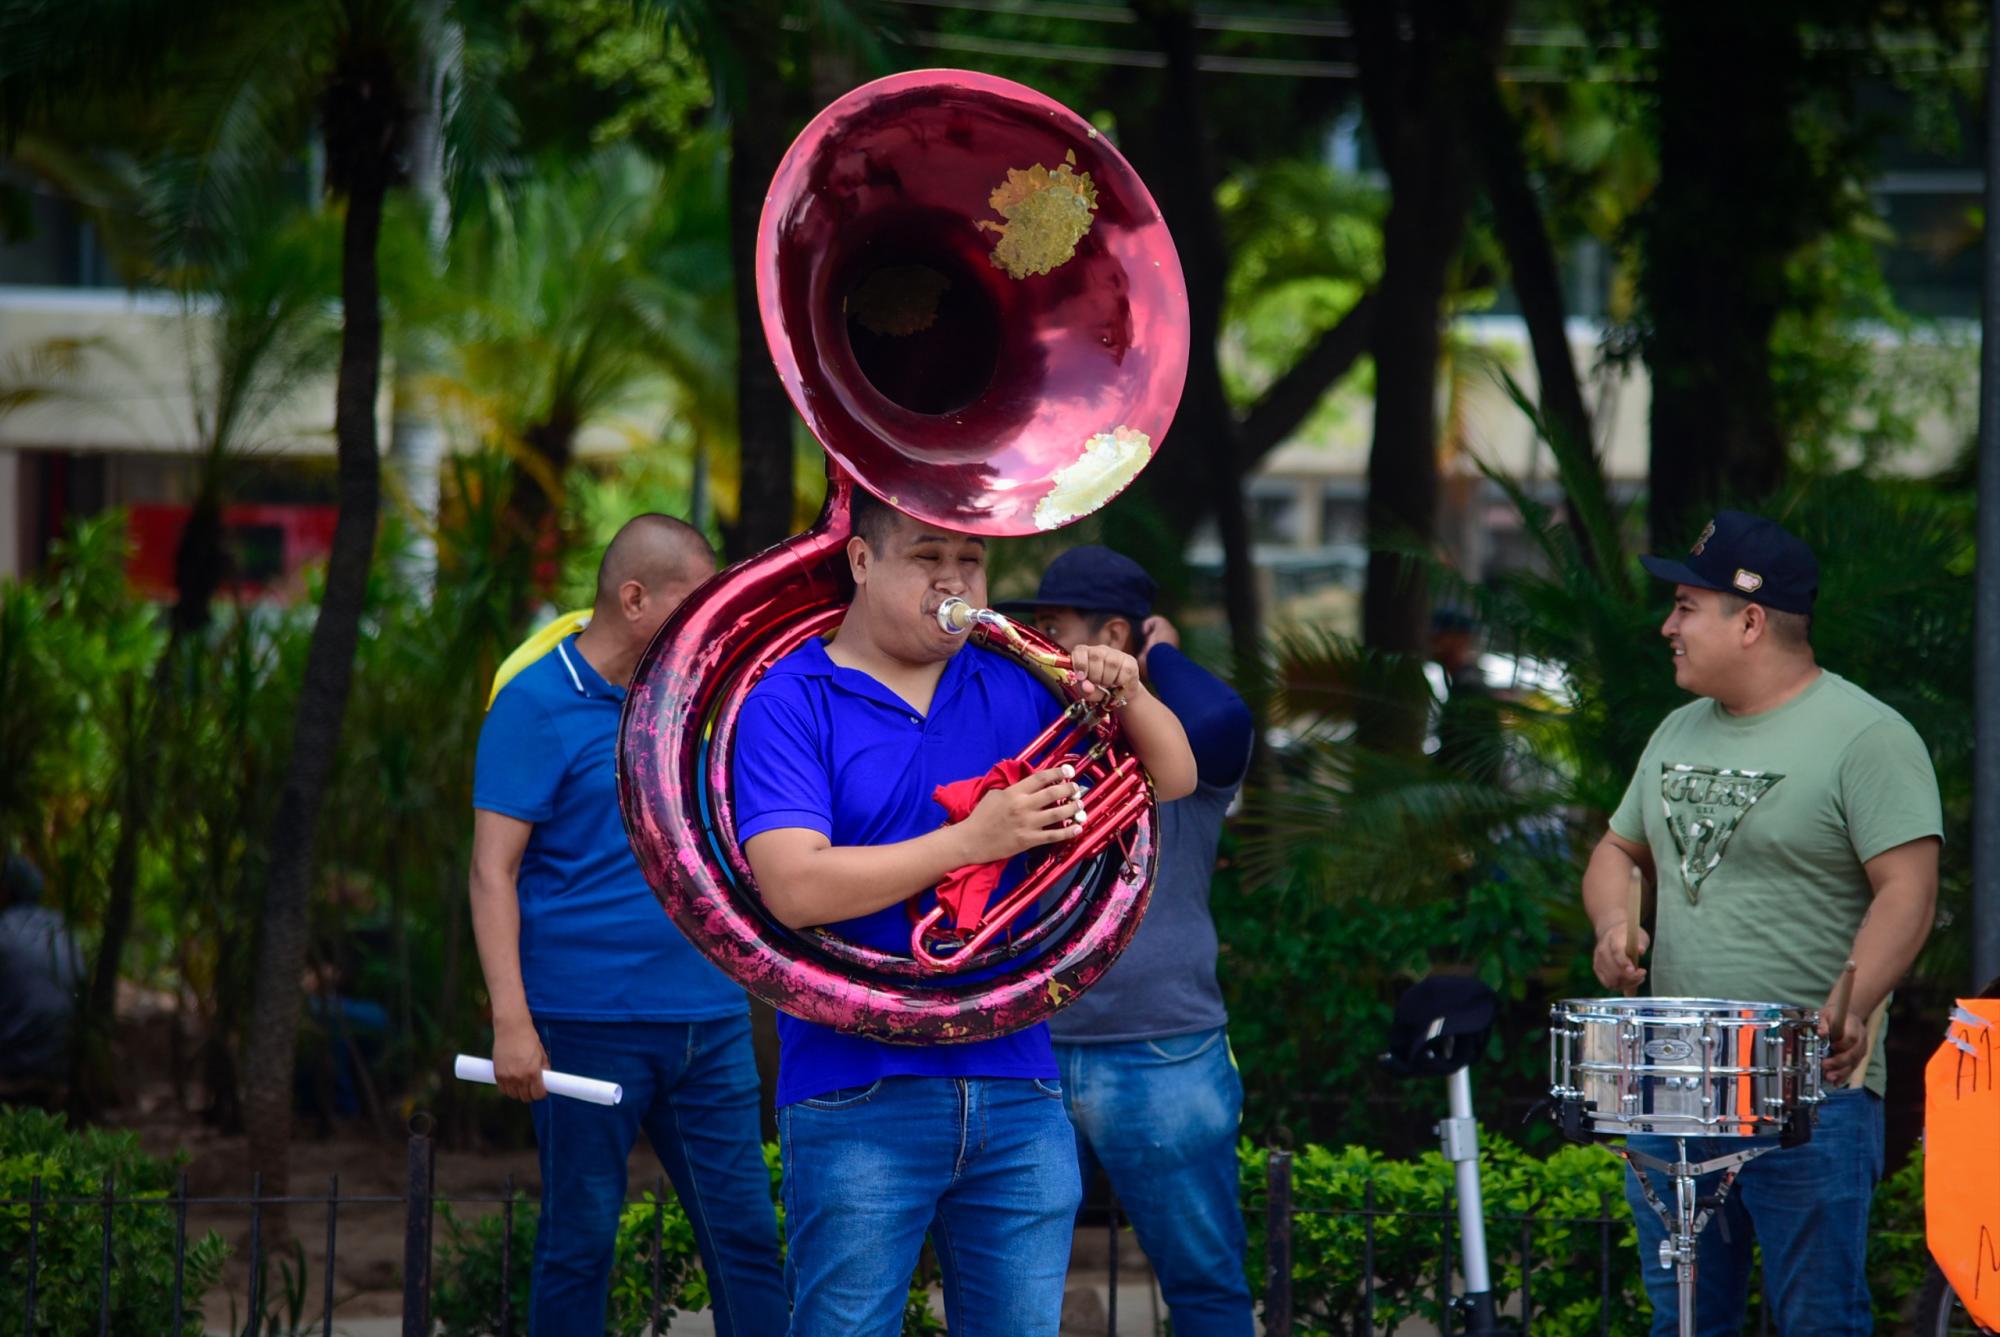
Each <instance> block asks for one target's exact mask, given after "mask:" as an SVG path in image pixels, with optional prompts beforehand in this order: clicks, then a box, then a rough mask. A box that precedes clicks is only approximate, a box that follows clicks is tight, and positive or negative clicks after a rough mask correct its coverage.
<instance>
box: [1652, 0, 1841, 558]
mask: <svg viewBox="0 0 2000 1337" xmlns="http://www.w3.org/2000/svg"><path fill="white" fill-rule="evenodd" d="M1655 13H1656V15H1657V18H1656V23H1657V26H1658V34H1659V47H1658V52H1657V56H1656V67H1657V80H1656V82H1655V84H1654V89H1655V98H1654V103H1655V106H1656V107H1657V113H1656V114H1657V117H1658V125H1659V138H1660V180H1659V185H1658V186H1657V187H1655V189H1654V192H1653V198H1652V201H1651V203H1650V205H1649V207H1648V210H1647V213H1646V215H1645V217H1644V220H1643V222H1642V232H1641V236H1640V254H1641V260H1642V263H1641V269H1640V284H1641V297H1642V299H1643V305H1644V309H1645V313H1646V317H1647V320H1646V330H1647V333H1646V337H1645V342H1644V353H1645V358H1646V366H1647V369H1648V370H1649V371H1650V373H1651V375H1652V391H1653V404H1652V453H1651V458H1650V462H1649V474H1650V477H1651V501H1650V509H1649V512H1648V520H1649V522H1650V526H1651V529H1652V541H1653V544H1654V546H1655V547H1658V548H1660V549H1662V550H1676V551H1677V550H1678V549H1680V548H1684V547H1685V546H1687V543H1688V542H1689V540H1691V539H1692V538H1693V537H1694V532H1695V530H1697V529H1698V528H1700V525H1701V522H1702V519H1703V518H1704V516H1705V515H1706V513H1707V511H1708V509H1709V508H1710V507H1712V506H1713V505H1714V504H1715V503H1717V502H1718V501H1724V500H1732V499H1733V500H1742V501H1754V500H1755V499H1757V498H1760V497H1763V496H1765V495H1768V494H1769V493H1771V492H1772V491H1774V490H1776V489H1777V487H1778V486H1779V485H1780V484H1781V483H1782V482H1783V481H1784V476H1785V439H1784V431H1783V428H1782V426H1781V424H1780V423H1779V421H1778V415H1777V403H1776V396H1775V394H1774V391H1773V387H1772V383H1771V331H1772V328H1773V326H1774V325H1775V324H1776V322H1777V318H1778V313H1779V311H1780V309H1781V308H1782V306H1783V304H1784V300H1785V272H1784V271H1785V262H1786V260H1787V259H1788V258H1789V257H1790V255H1791V254H1792V253H1793V252H1794V251H1795V250H1796V249H1797V248H1798V246H1799V245H1800V244H1801V243H1802V242H1803V241H1804V240H1805V239H1806V237H1807V236H1809V235H1811V233H1812V232H1813V231H1815V230H1816V229H1817V227H1818V225H1819V223H1820V222H1821V221H1822V220H1823V219H1824V217H1825V212H1824V209H1825V206H1824V200H1825V196H1826V193H1827V189H1828V187H1827V183H1825V182H1823V181H1821V180H1820V179H1819V173H1818V172H1817V171H1816V170H1815V168H1814V166H1813V163H1812V161H1811V159H1810V155H1809V154H1808V153H1807V151H1806V149H1805V148H1804V147H1803V146H1802V145H1801V144H1800V143H1799V139H1798V135H1797V133H1796V131H1795V129H1794V117H1795V116H1796V115H1797V114H1798V113H1797V108H1798V106H1799V105H1800V92H1801V85H1802V83H1803V74H1804V68H1803V67H1804V63H1805V49H1804V43H1803V41H1802V39H1801V37H1800V34H1799V29H1798V24H1797V23H1796V21H1795V14H1794V7H1793V6H1789V5H1786V6H1776V7H1772V6H1761V5H1735V6H1728V7H1721V6H1713V5H1699V4H1696V5H1684V4H1662V5H1659V6H1657V8H1656V10H1655Z"/></svg>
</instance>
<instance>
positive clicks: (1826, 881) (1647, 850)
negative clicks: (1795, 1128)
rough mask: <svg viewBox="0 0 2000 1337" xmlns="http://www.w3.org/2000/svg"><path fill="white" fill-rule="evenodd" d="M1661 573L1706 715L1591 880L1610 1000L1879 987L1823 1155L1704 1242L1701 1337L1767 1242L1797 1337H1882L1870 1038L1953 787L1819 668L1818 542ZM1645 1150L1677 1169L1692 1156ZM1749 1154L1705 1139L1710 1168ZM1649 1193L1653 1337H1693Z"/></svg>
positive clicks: (1667, 759) (1686, 729) (1742, 1287)
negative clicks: (1648, 926)
mask: <svg viewBox="0 0 2000 1337" xmlns="http://www.w3.org/2000/svg"><path fill="white" fill-rule="evenodd" d="M1642 560H1643V561H1644V563H1645V566H1646V569H1647V570H1648V571H1650V572H1652V573H1653V575H1655V576H1657V577H1659V578H1660V579H1662V580H1669V581H1672V582H1674V606H1673V611H1672V612H1671V613H1670V614H1669V615H1668V617H1667V620H1666V622H1665V624H1664V625H1662V626H1661V628H1660V633H1661V635H1663V636H1664V637H1666V639H1667V642H1668V644H1669V646H1670V647H1671V648H1672V654H1673V665H1674V681H1675V682H1676V683H1677V684H1679V685H1680V686H1681V687H1682V688H1684V689H1686V690H1687V691H1689V692H1692V693H1694V694H1695V695H1696V696H1697V697H1699V698H1701V699H1700V700H1697V701H1694V702H1691V703H1690V704H1688V705H1685V706H1683V707H1681V708H1680V709H1679V710H1676V711H1675V712H1674V713H1673V714H1671V715H1669V716H1667V718H1666V720H1665V721H1664V722H1663V723H1662V724H1661V725H1660V727H1659V729H1658V730H1656V731H1655V732H1654V734H1653V737H1652V740H1651V741H1650V742H1648V743H1647V745H1646V750H1645V753H1644V754H1643V755H1642V756H1641V757H1640V760H1639V766H1638V769H1637V771H1636V772H1634V774H1633V776H1632V782H1631V785H1630V786H1629V787H1628V788H1627V790H1626V792H1625V798H1624V801H1623V802H1621V803H1620V804H1619V805H1618V811H1617V812H1616V813H1614V814H1613V815H1612V817H1611V823H1610V829H1609V830H1607V831H1606V832H1605V834H1604V838H1603V839H1602V840H1601V841H1599V842H1598V845H1597V848H1596V849H1595V851H1593V852H1592V854H1591V858H1590V866H1589V867H1588V869H1586V871H1585V872H1584V876H1583V904H1584V909H1585V911H1586V912H1587V913H1588V914H1589V915H1590V921H1591V925H1592V928H1593V930H1594V931H1595V933H1596V935H1597V946H1596V951H1595V954H1594V956H1593V959H1592V964H1593V966H1594V967H1595V969H1596V972H1597V978H1598V979H1599V981H1601V982H1602V983H1603V984H1604V986H1605V987H1606V988H1608V989H1615V990H1618V991H1620V992H1622V993H1626V994H1631V993H1634V992H1636V991H1637V990H1638V988H1639V987H1640V986H1641V985H1642V984H1643V985H1645V986H1647V987H1648V991H1649V992H1651V993H1653V994H1656V995H1659V996H1661V997H1683V998H1686V997H1694V998H1728V999H1744V1000H1754V1001H1760V1002H1778V1003H1790V1004H1796V1005H1801V1006H1807V1007H1819V1006H1822V1005H1824V1004H1825V1003H1826V1002H1827V1000H1828V998H1829V996H1830V994H1831V993H1832V991H1833V988H1834V986H1835V984H1836V983H1837V981H1838V980H1839V978H1840V975H1841V972H1842V969H1843V967H1844V965H1845V963H1846V962H1847V961H1849V960H1850V959H1851V960H1852V961H1853V962H1854V964H1855V975H1854V983H1853V994H1852V1000H1851V1004H1850V1007H1849V1010H1848V1013H1847V1020H1846V1024H1845V1025H1844V1027H1843V1028H1842V1033H1841V1034H1839V1035H1836V1036H1829V1042H1830V1052H1829V1055H1828V1057H1827V1060H1826V1068H1825V1084H1826V1089H1827V1091H1828V1092H1829V1095H1828V1097H1827V1099H1826V1100H1825V1102H1824V1103H1823V1104H1822V1105H1821V1106H1820V1109H1819V1114H1818V1119H1817V1122H1816V1125H1815V1128H1814V1132H1813V1137H1812V1140H1811V1141H1810V1142H1809V1143H1807V1144H1806V1145H1804V1146H1800V1147H1792V1148H1788V1149H1784V1150H1778V1151H1772V1152H1769V1153H1767V1154H1765V1155H1763V1156H1761V1157H1759V1158H1758V1159H1756V1160H1754V1161H1752V1162H1750V1163H1749V1164H1748V1165H1746V1166H1744V1167H1743V1169H1742V1171H1741V1172H1740V1174H1739V1177H1738V1180H1737V1185H1736V1188H1735V1190H1734V1191H1733V1193H1732V1194H1731V1196H1730V1197H1729V1199H1728V1200H1727V1202H1726V1204H1725V1206H1724V1209H1723V1211H1722V1213H1721V1216H1722V1218H1723V1219H1722V1222H1721V1226H1722V1228H1721V1229H1719V1230H1718V1229H1716V1228H1710V1229H1709V1230H1707V1231H1704V1232H1703V1234H1702V1237H1701V1240H1700V1244H1699V1253H1698V1264H1697V1270H1696V1284H1697V1288H1698V1289H1697V1298H1696V1311H1697V1319H1698V1322H1697V1325H1696V1327H1697V1331H1698V1332H1700V1333H1703V1334H1709V1333H1715V1334H1721V1333H1734V1332H1736V1331H1738V1329H1739V1328H1740V1327H1741V1324H1742V1318H1743V1308H1744V1301H1745V1298H1746V1297H1747V1295H1748V1292H1749V1285H1750V1257H1751V1254H1750V1249H1751V1243H1752V1241H1753V1239H1754V1240H1756V1241H1759V1242H1761V1243H1762V1245H1763V1251H1764V1285H1765V1294H1766V1295H1767V1296H1769V1297H1770V1301H1771V1303H1772V1305H1773V1308H1774V1310H1775V1312H1776V1315H1777V1318H1778V1326H1779V1331H1780V1332H1781V1333H1783V1334H1788V1335H1796V1337H1803V1335H1804V1334H1808V1333H1809V1334H1812V1335H1813V1337H1834V1335H1835V1334H1843V1333H1857V1334H1859V1333H1867V1332H1870V1331H1872V1330H1873V1323H1872V1319H1871V1317H1870V1310H1869V1299H1868V1284H1867V1276H1866V1266H1865V1264H1866V1255H1867V1229H1868V1208H1869V1203H1870V1201H1871V1199H1872V1198H1873V1196H1874V1191H1875V1181H1876V1180H1877V1179H1878V1178H1879V1177H1880V1175H1881V1171H1882V1155H1883V1152H1882V1101H1881V1097H1882V1091H1883V1085H1884V1082H1885V1079H1886V1076H1887V1073H1886V1069H1885V1066H1884V1064H1883V1059H1882V1054H1881V1052H1880V1046H1879V1045H1876V1046H1874V1050H1875V1052H1873V1053H1870V1052H1869V1037H1870V1035H1871V1028H1870V1026H1869V1018H1870V1016H1871V1014H1873V1013H1875V1012H1876V1010H1877V1009H1878V1008H1884V1007H1886V1006H1887V1004H1888V998H1889V993H1890V990H1891V989H1893V988H1894V987H1895V984H1896V981H1897V980H1899V979H1900V978H1901V977H1902V975H1903V973H1904V972H1905V971H1906V970H1908V969H1909V966H1910V963H1911V961H1913V960H1914V959H1915V958H1916V955H1917V951H1918V949H1919V948H1920V947H1922V946H1923V942H1924V938H1925V936H1926V935H1927V934H1928V933H1929V931H1930V926H1931V920H1932V915H1933V911H1934V907H1935V902H1936V898H1937V867H1938V847H1939V845H1940V843H1941V838H1942V831H1943V824H1942V819H1941V816H1940V812H1939V804H1938V791H1937V778H1936V776H1935V775H1934V773H1933V772H1932V769H1931V761H1930V755H1929V753H1928V752H1927V751H1926V750H1925V748H1924V745H1923V742H1922V740H1921V739H1919V738H1918V737H1917V734H1916V731H1915V730H1914V729H1912V728H1911V727H1910V726H1909V724H1908V722H1907V721H1905V720H1904V719H1903V718H1902V716H1900V715H1898V714H1897V713H1896V712H1895V711H1893V710H1891V709H1890V708H1889V707H1888V706H1885V705H1883V704H1882V703H1881V702H1880V701H1877V700H1876V699H1875V698H1874V697H1872V696H1870V695H1868V693H1866V692H1864V691H1862V690H1861V689H1860V688H1859V687H1856V686H1855V685H1854V684H1853V683H1850V682H1848V681H1846V680H1845V679H1843V678H1841V677H1839V676H1838V675H1836V674H1833V673H1829V672H1827V671H1826V670H1824V669H1822V668H1820V667H1819V665H1818V664H1817V663H1816V662H1815V661H1814V658H1813V650H1812V642H1811V629H1812V614H1813V602H1814V597H1815V596H1816V595H1817V593H1818V587H1819V566H1818V563H1817V561H1816V560H1815V559H1814V557H1813V554H1812V551H1811V549H1809V548H1808V547H1807V546H1806V545H1805V544H1804V543H1802V542H1801V541H1800V540H1798V539H1797V538H1795V537H1793V536H1792V535H1791V534H1789V533H1787V532H1786V531H1785V530H1784V529H1783V528H1781V527H1780V526H1779V525H1777V524H1776V523H1775V522H1773V521H1770V520H1766V519H1762V518H1760V517H1757V516H1753V515H1747V514H1745V513H1743V512H1741V511H1723V512H1721V513H1719V514H1718V515H1717V516H1716V517H1715V519H1714V521H1713V522H1711V523H1710V525H1709V526H1708V528H1707V529H1705V530H1703V531H1702V535H1701V538H1700V540H1699V541H1697V542H1696V543H1695V545H1694V550H1693V552H1691V553H1690V554H1689V555H1688V557H1687V559H1686V560H1684V561H1674V560H1671V559H1664V558H1658V557H1647V558H1644V559H1642ZM1635 868H1636V869H1637V870H1638V871H1639V872H1640V874H1641V875H1642V876H1643V877H1644V878H1645V881H1646V883H1647V885H1648V887H1649V888H1650V889H1651V890H1652V892H1653V894H1654V898H1655V902H1656V913H1655V934H1656V936H1654V937H1651V938H1649V936H1648V935H1647V934H1646V932H1645V931H1644V930H1643V929H1641V930H1640V931H1639V933H1638V935H1637V937H1638V942H1639V944H1640V948H1641V951H1640V956H1641V958H1642V959H1643V958H1644V956H1645V952H1646V949H1647V947H1648V946H1650V947H1651V949H1652V959H1651V964H1650V968H1644V967H1641V966H1640V965H1639V963H1638V961H1635V960H1633V959H1632V958H1630V957H1628V956H1627V955H1626V920H1627V917H1628V915H1629V909H1628V897H1627V892H1626V888H1627V886H1628V884H1629V882H1630V880H1631V874H1632V871H1633V869H1635ZM1629 1145H1630V1147H1631V1149H1632V1150H1635V1151H1642V1152H1645V1153H1647V1154H1649V1155H1656V1156H1659V1157H1661V1158H1663V1159H1668V1160H1672V1159H1674V1156H1673V1154H1672V1153H1673V1142H1672V1140H1671V1139H1667V1138H1642V1137H1633V1138H1631V1139H1629ZM1741 1146H1742V1144H1741V1143H1740V1142H1737V1141H1734V1140H1732V1139H1726V1138H1717V1139H1700V1138H1698V1139H1690V1140H1689V1144H1688V1152H1689V1159H1691V1160H1694V1161H1700V1160H1704V1159H1708V1158H1710V1157H1713V1156H1718V1155H1723V1154H1726V1153H1727V1152H1729V1151H1733V1150H1737V1149H1739V1148H1740V1147H1741ZM1626 1180H1627V1183H1626V1196H1627V1198H1628V1199H1629V1200H1630V1202H1631V1204H1632V1209H1633V1213H1634V1215H1635V1217H1636V1219H1637V1224H1638V1228H1639V1248H1640V1256H1641V1259H1642V1261H1643V1262H1644V1264H1645V1265H1646V1288H1647V1291H1648V1293H1649V1294H1650V1295H1651V1297H1652V1301H1653V1332H1654V1333H1655V1334H1656V1337H1671V1334H1673V1333H1675V1332H1677V1331H1678V1312H1677V1297H1676V1294H1675V1288H1674V1274H1673V1272H1672V1271H1671V1270H1668V1269H1663V1268H1661V1267H1660V1266H1659V1265H1658V1258H1659V1245H1660V1240H1661V1238H1662V1237H1663V1234H1664V1226H1663V1225H1662V1223H1661V1222H1660V1220H1659V1218H1658V1216H1657V1215H1656V1214H1655V1213H1654V1211H1653V1210H1652V1209H1651V1208H1650V1207H1649V1206H1647V1205H1646V1203H1645V1201H1644V1198H1643V1196H1642V1195H1641V1193H1640V1192H1639V1189H1638V1186H1637V1183H1636V1181H1635V1180H1634V1178H1633V1176H1632V1174H1631V1172H1630V1171H1627V1175H1626ZM1701 1192H1702V1193H1703V1195H1704V1196H1706V1195H1707V1194H1709V1193H1710V1192H1712V1186H1711V1185H1710V1184H1708V1183H1706V1182H1705V1183H1704V1184H1703V1186H1702V1189H1701Z"/></svg>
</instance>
